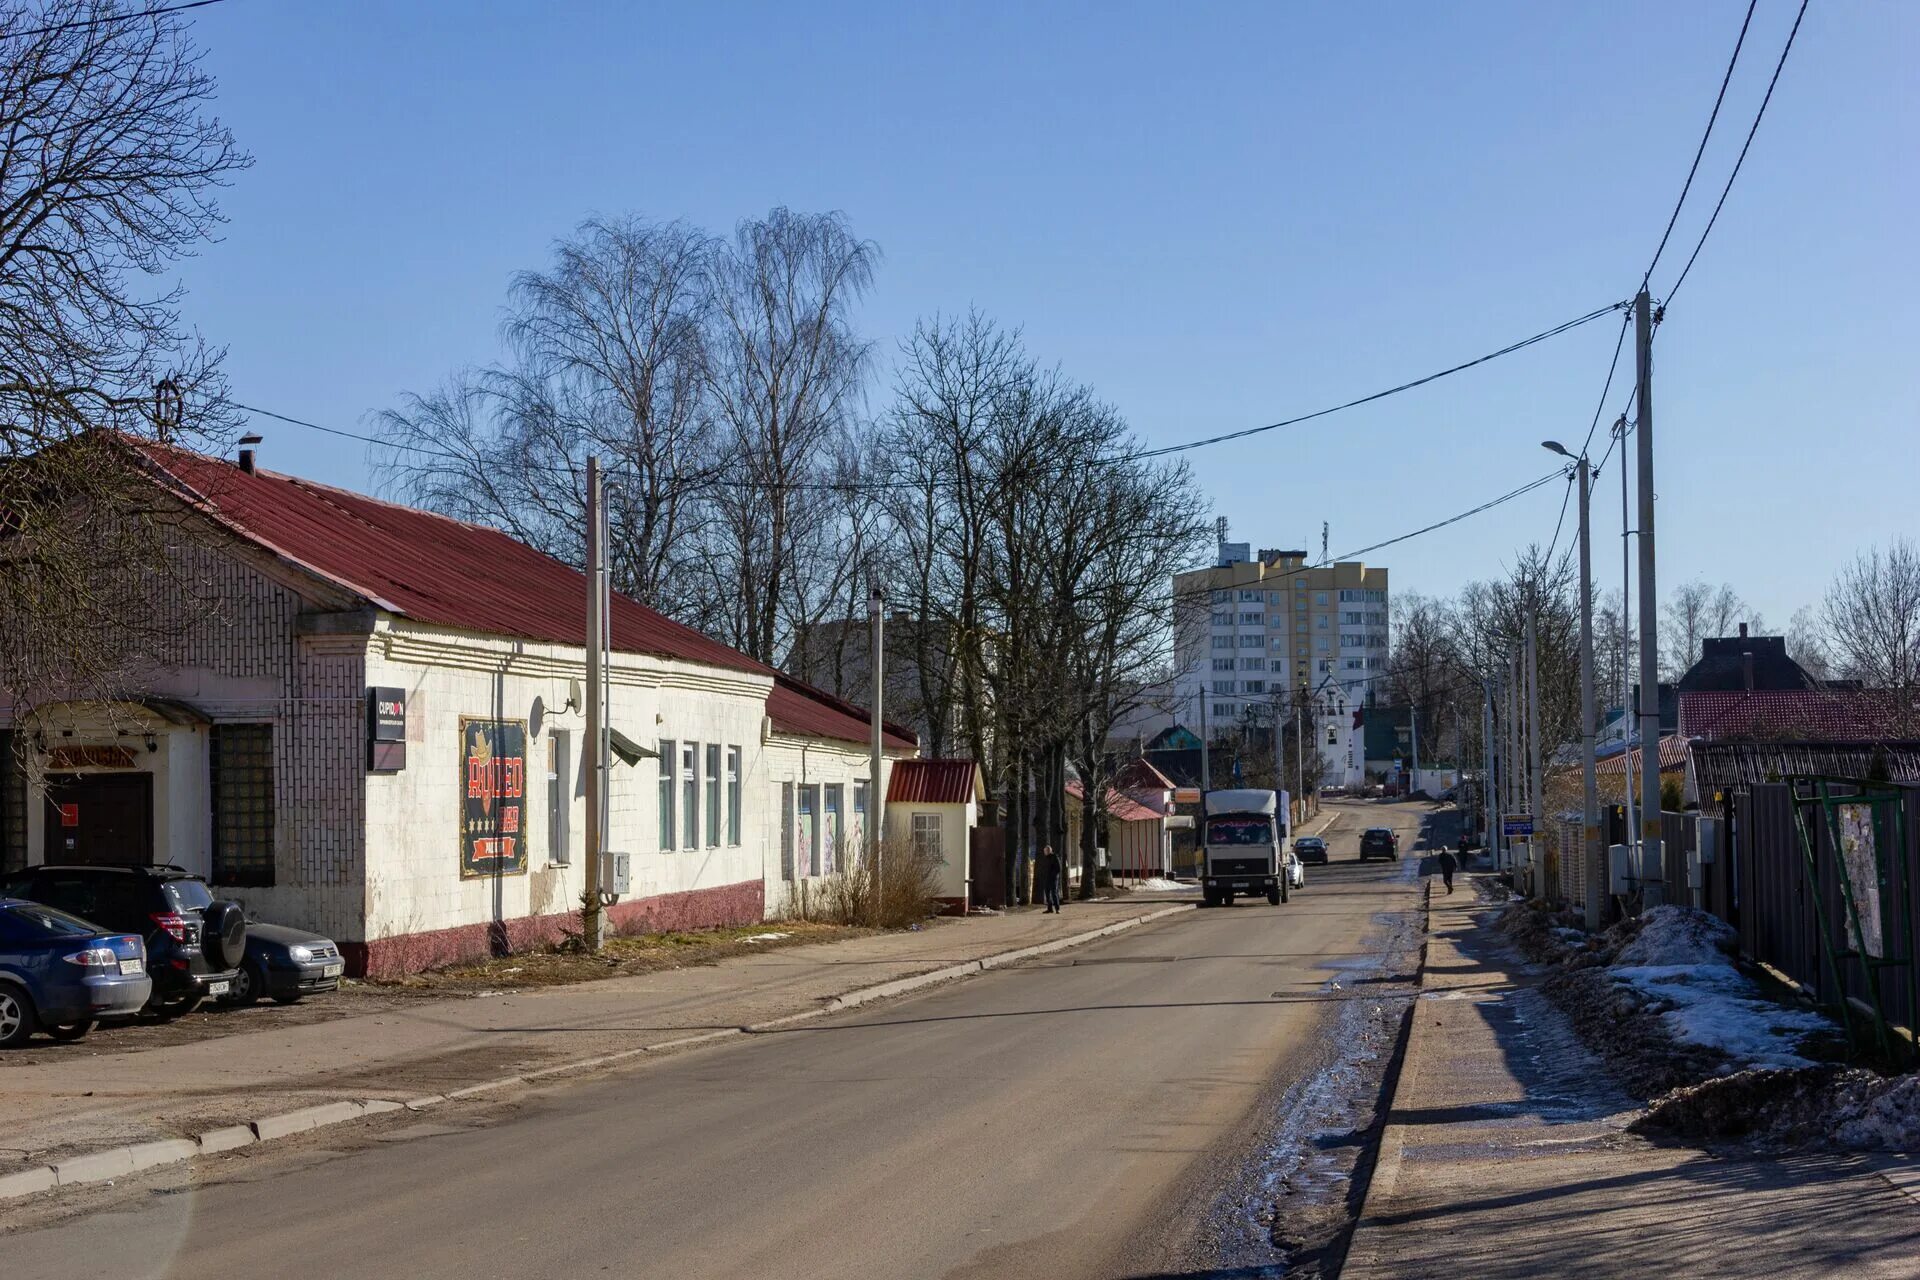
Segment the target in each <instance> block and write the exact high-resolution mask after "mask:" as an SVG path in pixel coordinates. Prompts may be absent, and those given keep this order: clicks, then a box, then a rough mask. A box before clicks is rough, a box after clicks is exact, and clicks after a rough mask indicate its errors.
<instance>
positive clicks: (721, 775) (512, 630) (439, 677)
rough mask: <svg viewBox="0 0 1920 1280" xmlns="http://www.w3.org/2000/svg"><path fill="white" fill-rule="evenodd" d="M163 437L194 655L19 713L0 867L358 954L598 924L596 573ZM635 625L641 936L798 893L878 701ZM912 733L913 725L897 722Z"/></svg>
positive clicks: (615, 693)
mask: <svg viewBox="0 0 1920 1280" xmlns="http://www.w3.org/2000/svg"><path fill="white" fill-rule="evenodd" d="M137 456H138V459H139V463H140V465H141V466H143V467H144V468H145V469H146V470H147V471H148V473H149V474H150V476H151V478H152V480H153V483H154V484H155V486H156V489H157V491H158V492H159V493H160V494H162V495H164V497H165V499H166V500H167V501H170V502H174V503H178V504H179V506H180V507H181V509H182V510H183V511H185V512H187V513H189V515H188V527H189V530H190V533H191V536H190V537H188V538H184V539H183V540H182V542H181V544H180V548H179V551H178V563H179V566H180V572H181V579H182V581H183V583H185V584H186V588H185V589H184V590H183V591H182V593H181V594H182V600H181V602H180V603H179V606H178V607H179V609H180V613H181V615H182V621H181V623H180V625H179V626H178V628H176V629H174V630H175V632H176V635H175V637H174V638H173V639H172V640H171V641H170V644H171V645H172V650H173V651H172V652H170V653H169V654H167V656H166V661H165V663H164V665H163V666H160V667H158V668H156V669H154V670H151V671H148V672H147V673H145V676H144V678H143V679H141V680H140V681H139V682H138V686H139V687H138V694H137V696H136V697H134V698H133V699H131V700H129V701H125V702H119V703H114V704H110V705H102V704H97V703H75V702H63V701H60V700H58V698H57V696H55V695H52V694H49V695H48V696H47V697H44V698H39V699H36V700H35V707H34V709H33V710H32V711H31V712H28V713H25V714H23V715H22V716H21V717H20V719H19V721H18V722H17V723H15V722H13V721H11V720H9V719H6V718H4V717H0V733H4V734H5V735H6V736H7V739H8V741H7V743H6V744H0V745H10V746H14V747H15V748H17V749H16V750H6V751H0V762H4V764H3V766H0V869H3V868H5V867H9V866H14V865H19V864H22V863H26V862H41V861H52V860H84V861H112V862H144V861H153V862H170V863H175V864H178V865H180V866H183V867H186V868H187V869H189V870H192V871H197V872H200V873H202V874H205V875H207V876H208V878H209V879H211V880H212V881H213V882H214V883H215V884H216V885H218V886H221V887H222V891H223V892H225V893H227V894H229V895H231V896H233V897H236V898H239V899H240V900H242V901H243V902H245V903H246V905H247V906H248V908H249V909H250V910H251V911H253V912H255V913H256V914H258V915H259V916H260V917H261V918H263V919H268V920H275V921H282V922H286V923H290V924H299V925H306V926H309V927H312V928H316V929H320V930H323V931H325V932H327V933H329V934H331V935H333V936H334V937H335V938H336V939H337V940H338V941H339V942H340V943H341V944H342V949H343V950H344V951H345V952H346V954H347V956H348V958H349V962H350V964H351V965H352V966H353V970H354V971H356V972H373V973H376V974H385V973H395V972H401V971H405V970H408V969H413V968H419V967H422V966H425V965H429V964H434V963H441V962H445V961H449V960H454V959H459V958H464V957H471V956H478V955H484V954H488V953H489V952H492V951H499V950H502V949H507V948H513V947H519V946H522V945H526V944H529V943H532V942H536V941H540V940H545V939H553V938H557V937H558V936H560V934H561V932H562V931H563V930H566V929H571V928H574V927H577V926H576V924H575V921H576V919H577V917H576V916H575V915H574V913H575V911H576V910H577V907H578V900H579V893H580V890H581V884H582V880H581V870H580V863H581V859H582V851H583V848H584V838H585V837H584V833H585V821H586V805H585V792H584V774H583V766H584V757H585V754H586V753H585V750H584V746H585V732H584V730H585V719H584V715H583V713H582V711H581V710H580V707H581V705H582V699H581V697H580V688H579V685H580V682H581V680H582V679H583V676H584V651H583V648H582V639H583V636H584V633H585V627H584V621H585V608H586V588H585V584H584V579H583V578H582V576H581V575H580V574H579V573H578V572H576V571H575V570H573V569H571V568H568V567H567V566H565V565H562V564H560V563H558V562H557V561H554V560H552V559H550V558H548V557H546V556H544V555H541V554H540V553H538V552H535V551H533V550H532V549H531V548H528V547H526V546H524V545H522V544H520V543H518V542H515V541H514V540H513V539H511V538H509V537H507V536H506V535H505V534H503V533H500V532H499V531H497V530H493V529H489V528H484V527H482V526H478V525H471V524H465V523H462V522H459V521H455V520H450V519H446V518H444V517H440V516H435V515H431V514H428V513H425V512H420V511H415V510H412V509H409V508H405V507H399V506H395V505H393V504H390V503H384V502H380V501H377V500H375V499H372V498H368V497H365V496H363V495H359V494H354V493H349V492H346V491H343V490H339V489H332V488H328V487H325V486H320V485H315V484H311V483H308V482H306V481H302V480H299V479H297V478H294V477H289V476H283V475H276V474H273V473H269V472H264V471H259V472H255V471H251V470H242V469H241V468H240V467H238V466H235V465H234V464H231V463H228V462H224V461H221V460H218V459H213V458H207V457H203V456H201V455H198V454H193V453H188V452H185V451H183V450H178V449H165V448H161V447H158V446H150V445H149V446H142V447H141V448H140V451H139V453H138V455H137ZM610 627H611V632H612V638H613V649H614V653H613V656H612V659H611V663H610V667H611V672H610V683H611V686H612V694H611V704H612V706H611V712H610V717H609V722H610V724H611V726H612V728H613V730H614V731H615V733H616V735H618V736H617V739H616V747H617V752H616V755H617V758H616V759H615V761H614V766H613V769H612V771H611V773H612V780H611V783H610V799H609V804H610V809H611V818H610V832H609V847H611V848H614V849H619V850H623V851H627V852H630V853H631V854H632V877H633V890H632V893H631V894H630V895H629V896H628V897H627V898H626V899H625V900H624V901H622V902H621V903H619V904H618V905H617V906H615V907H614V908H612V910H611V912H610V917H611V919H612V921H613V923H614V925H615V926H616V927H619V928H626V929H635V928H641V927H670V926H700V925H712V924H721V923H744V922H749V921H754V920H758V919H761V918H762V917H763V915H764V914H765V913H766V912H767V910H768V909H769V908H770V907H771V908H773V909H776V910H777V909H779V908H780V907H781V906H782V905H783V904H784V902H785V896H786V894H785V885H786V883H787V882H788V881H791V880H794V879H796V878H799V877H802V876H805V875H809V874H813V873H815V872H816V871H821V872H822V873H824V870H825V869H830V867H831V860H832V859H833V858H835V857H837V856H840V855H838V854H837V853H836V852H835V843H836V842H835V840H834V837H835V836H836V835H839V834H840V833H841V832H844V833H846V836H847V837H848V838H849V839H850V838H851V837H852V836H853V834H854V832H855V831H856V830H857V828H858V827H859V825H860V823H861V821H862V816H861V812H862V810H863V809H864V800H865V795H866V794H867V792H866V790H865V784H866V775H867V772H868V760H867V755H866V745H865V743H866V738H867V733H868V723H867V720H866V717H865V715H864V713H863V712H861V711H860V710H859V709H857V708H854V707H852V706H850V705H848V704H846V703H843V702H840V701H839V700H837V699H833V698H830V697H827V696H826V695H824V694H820V693H818V692H817V691H815V690H811V689H809V688H807V687H806V686H805V685H802V684H800V683H799V682H797V681H794V680H792V679H791V678H789V677H785V676H781V675H778V674H777V673H775V672H774V671H773V670H772V669H770V668H768V667H765V666H763V665H761V664H760V663H758V662H755V661H753V660H752V659H750V658H748V657H746V656H745V655H743V654H740V653H738V652H736V651H734V650H732V649H729V648H727V647H726V646H724V645H721V644H719V643H717V642H715V641H713V640H711V639H708V638H707V637H705V636H703V635H700V634H699V633H697V632H694V631H692V630H690V629H688V628H686V627H683V626H680V625H679V624H677V623H674V622H671V621H669V620H668V619H666V618H664V617H662V616H660V615H659V614H656V613H654V612H652V611H651V610H648V609H645V608H642V607H641V606H639V605H637V604H635V603H633V602H632V601H628V600H624V599H620V598H616V599H615V600H614V602H613V606H612V610H611V620H610ZM376 691H379V697H380V699H381V701H384V702H386V703H388V704H389V705H388V706H387V707H386V708H385V710H386V711H387V712H388V713H389V714H387V715H386V716H384V717H380V718H379V719H380V721H381V723H380V724H379V726H378V727H377V728H376V717H375V716H374V715H373V714H371V709H372V707H373V705H374V702H375V698H376ZM376 739H380V740H379V741H376ZM887 750H888V755H889V757H890V758H898V757H902V756H907V755H912V754H914V752H915V744H914V741H913V739H912V738H911V736H910V735H905V734H903V733H900V732H898V731H893V730H892V727H891V726H889V733H888V737H887ZM23 762H24V764H23ZM783 805H785V806H788V807H787V808H786V809H785V811H784V814H783V811H782V806H783ZM829 805H832V806H834V810H838V812H837V813H834V817H833V819H832V821H831V823H830V822H829V816H828V815H829V813H830V812H833V810H830V809H829ZM841 805H844V806H845V808H844V809H841V808H839V806H841ZM802 806H806V808H805V809H804V810H803V808H802ZM815 823H817V824H819V829H820V834H819V836H818V837H815V836H814V827H813V825H812V824H815ZM836 828H838V830H836ZM790 839H794V840H799V839H806V840H809V841H811V843H809V844H807V845H806V846H805V848H804V849H803V850H802V851H801V852H800V855H799V860H798V862H796V860H795V854H796V850H795V847H793V846H790V845H789V843H788V841H789V840H790ZM823 842H824V843H823ZM855 847H857V845H856V846H855ZM822 857H824V858H825V859H826V860H827V861H825V862H824V863H821V862H820V861H819V860H820V859H821V858H822Z"/></svg>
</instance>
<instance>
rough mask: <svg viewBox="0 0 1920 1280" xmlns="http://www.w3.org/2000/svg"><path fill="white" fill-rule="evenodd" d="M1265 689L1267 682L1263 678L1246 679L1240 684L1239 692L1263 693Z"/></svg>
mask: <svg viewBox="0 0 1920 1280" xmlns="http://www.w3.org/2000/svg"><path fill="white" fill-rule="evenodd" d="M1266 691H1267V682H1266V681H1265V680H1248V681H1247V682H1246V683H1244V684H1242V685H1241V686H1240V692H1242V693H1265V692H1266Z"/></svg>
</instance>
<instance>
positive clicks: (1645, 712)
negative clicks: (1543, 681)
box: [1633, 289, 1661, 871]
mask: <svg viewBox="0 0 1920 1280" xmlns="http://www.w3.org/2000/svg"><path fill="white" fill-rule="evenodd" d="M1633 345H1634V355H1635V365H1636V367H1637V370H1638V372H1639V375H1640V391H1639V411H1638V416H1639V422H1638V423H1637V424H1636V426H1637V427H1638V429H1639V439H1638V441H1637V443H1638V445H1639V448H1638V451H1637V452H1638V455H1639V462H1640V527H1639V534H1640V813H1641V816H1640V857H1641V859H1642V862H1643V864H1644V865H1645V866H1646V867H1649V868H1653V869H1655V870H1656V871H1657V869H1658V868H1659V867H1660V865H1661V858H1660V666H1659V662H1660V637H1659V634H1658V623H1659V620H1660V599H1659V596H1658V595H1657V594H1656V590H1655V588H1656V583H1655V582H1654V574H1653V551H1654V547H1653V302H1652V300H1651V299H1650V298H1648V297H1647V291H1646V290H1645V289H1641V290H1640V292H1639V293H1638V294H1637V295H1635V297H1634V299H1633Z"/></svg>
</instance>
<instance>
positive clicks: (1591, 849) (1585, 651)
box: [1579, 454, 1607, 932]
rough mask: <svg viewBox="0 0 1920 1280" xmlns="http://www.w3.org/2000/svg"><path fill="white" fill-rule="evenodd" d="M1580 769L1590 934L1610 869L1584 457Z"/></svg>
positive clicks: (1582, 460) (1595, 925)
mask: <svg viewBox="0 0 1920 1280" xmlns="http://www.w3.org/2000/svg"><path fill="white" fill-rule="evenodd" d="M1579 465H1580V766H1581V778H1580V781H1581V784H1582V785H1583V786H1584V788H1585V791H1586V811H1585V813H1584V814H1583V815H1582V818H1581V832H1580V833H1581V838H1582V842H1583V843H1584V845H1585V847H1586V853H1587V867H1586V870H1587V919H1586V925H1587V929H1588V931H1589V932H1592V931H1596V930H1598V929H1599V928H1600V921H1601V916H1602V914H1603V913H1602V911H1601V907H1602V906H1603V905H1604V904H1605V902H1606V892H1607V879H1606V869H1605V868H1604V867H1602V866H1601V865H1600V779H1599V777H1598V776H1597V774H1596V773H1595V770H1594V759H1593V527H1592V524H1591V522H1590V517H1591V514H1592V513H1591V510H1590V508H1589V505H1588V504H1589V500H1590V497H1591V493H1590V489H1591V486H1592V483H1593V471H1592V468H1591V466H1590V464H1589V463H1588V462H1587V458H1586V455H1585V454H1582V455H1581V456H1580V464H1579Z"/></svg>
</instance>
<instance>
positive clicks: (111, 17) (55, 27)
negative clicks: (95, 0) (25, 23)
mask: <svg viewBox="0 0 1920 1280" xmlns="http://www.w3.org/2000/svg"><path fill="white" fill-rule="evenodd" d="M220 3H223V0H184V3H181V4H167V5H160V6H158V7H156V8H152V9H142V10H140V11H139V12H137V13H103V14H99V15H97V16H95V17H92V18H75V19H73V20H72V21H71V22H56V23H53V24H51V25H50V26H45V27H33V28H30V29H28V30H26V31H0V38H5V39H10V40H26V39H30V38H31V37H33V36H50V35H55V34H57V33H59V32H62V31H77V30H79V29H80V28H81V27H99V26H105V25H107V24H109V23H114V22H133V21H136V20H138V19H140V18H158V17H161V16H163V15H165V14H169V13H184V12H185V11H187V10H188V9H204V8H206V7H207V6H208V5H210V4H220Z"/></svg>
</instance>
